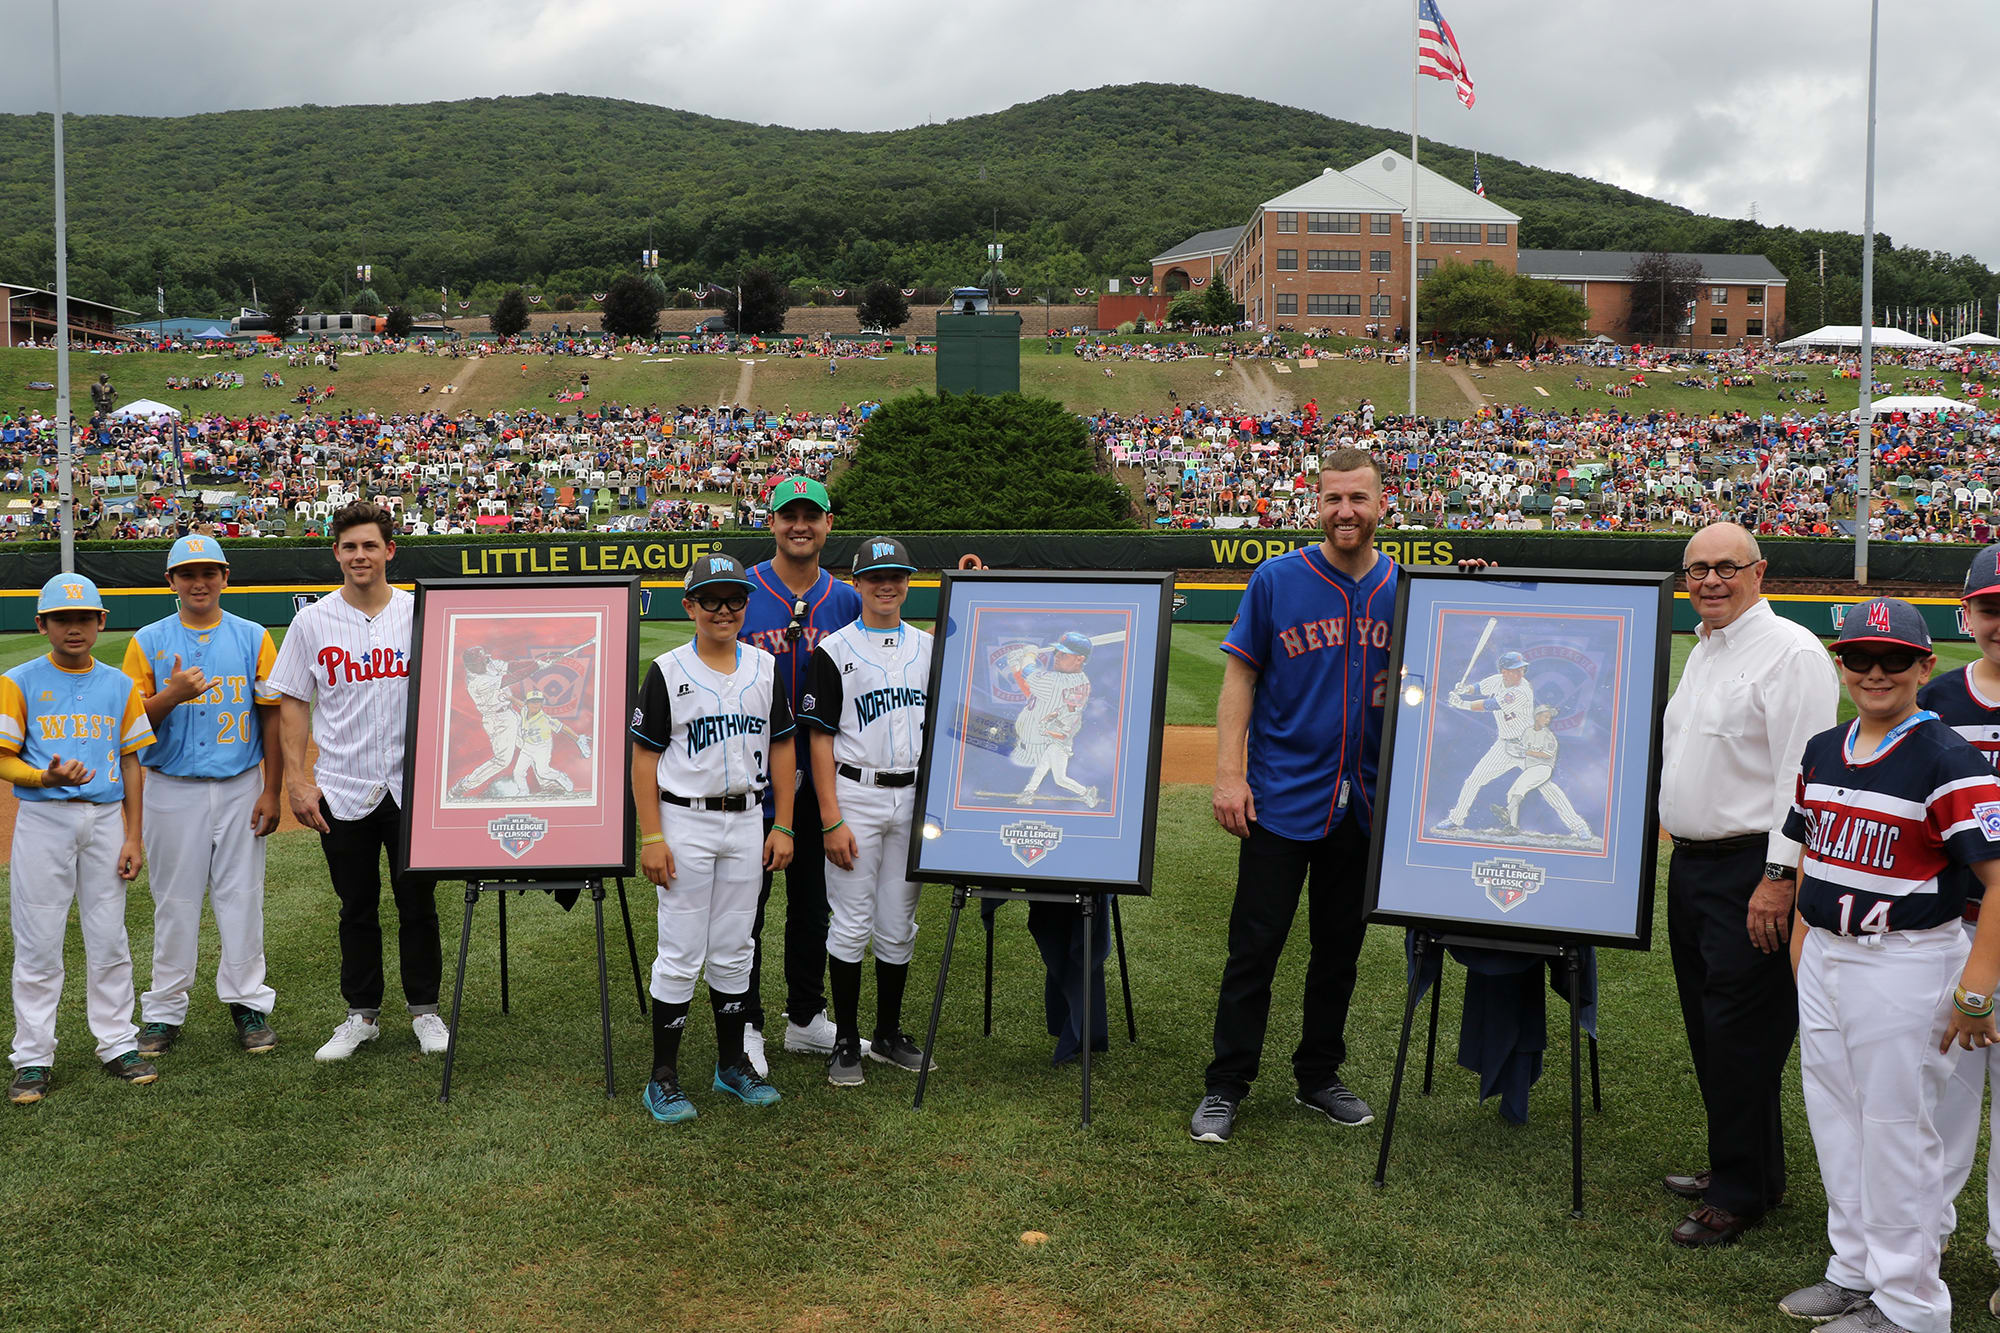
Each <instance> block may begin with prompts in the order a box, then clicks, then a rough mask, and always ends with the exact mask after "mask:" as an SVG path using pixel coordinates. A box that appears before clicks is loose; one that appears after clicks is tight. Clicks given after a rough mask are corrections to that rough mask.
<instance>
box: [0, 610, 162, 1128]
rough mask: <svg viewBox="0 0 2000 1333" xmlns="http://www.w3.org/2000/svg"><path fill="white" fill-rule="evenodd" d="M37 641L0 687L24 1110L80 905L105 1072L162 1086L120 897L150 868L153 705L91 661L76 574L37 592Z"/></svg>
mask: <svg viewBox="0 0 2000 1333" xmlns="http://www.w3.org/2000/svg"><path fill="white" fill-rule="evenodd" d="M35 628H36V629H38V630H40V631H41V632H42V633H43V634H44V635H45V636H47V638H48V641H49V651H48V652H47V653H46V654H44V655H43V656H41V657H37V658H35V659H34V660H33V661H30V662H23V663H22V664H21V665H20V666H17V667H15V668H14V669H13V670H12V671H9V672H8V673H7V674H6V675H5V676H0V778H4V779H5V780H6V781H8V782H11V783H12V784H13V785H14V795H15V796H17V797H19V798H20V802H21V806H20V810H19V812H18V814H17V815H16V816H15V824H14V848H13V854H12V856H11V858H10V859H9V861H8V870H9V872H10V874H11V876H12V880H11V882H12V886H13V887H12V889H11V890H10V892H9V896H8V918H9V922H10V924H11V925H12V926H13V930H14V1051H13V1064H14V1081H13V1083H12V1084H11V1085H9V1087H8V1089H7V1100H9V1101H10V1102H13V1103H14V1104H15V1105H16V1106H28V1105H31V1104H33V1103H35V1102H39V1101H40V1100H41V1099H42V1098H43V1097H44V1096H46V1095H47V1094H48V1090H49V1081H50V1076H51V1072H52V1066H53V1065H54V1064H55V1055H56V1005H57V1004H58V1002H59V1001H61V999H62V987H63V938H64V936H66V935H67V934H68V933H69V912H70V906H71V904H75V906H76V913H77V918H78V920H79V922H80V923H81V925H82V927H83V953H84V958H85V959H86V960H87V962H88V964H89V972H88V977H87V980H86V983H85V987H86V990H85V994H86V1012H87V1013H88V1015H89V1019H90V1031H91V1035H92V1036H94V1037H96V1038H97V1058H98V1059H99V1060H100V1061H102V1062H103V1064H104V1069H105V1072H107V1073H109V1074H111V1075H112V1076H113V1077H116V1078H121V1079H123V1080H125V1081H126V1082H127V1083H151V1082H152V1081H153V1080H154V1079H156V1078H158V1077H159V1076H160V1075H159V1071H158V1070H156V1069H155V1068H154V1067H153V1066H152V1064H151V1063H150V1062H148V1061H147V1059H146V1057H144V1056H143V1055H140V1054H139V1049H138V1048H139V1029H138V1028H137V1027H136V1026H134V1024H133V1022H132V950H131V945H130V943H129V942H128V940H127V938H126V935H125V885H126V884H127V883H129V882H130V881H131V880H133V879H135V878H137V877H138V874H139V867H140V866H141V865H143V864H144V863H145V859H146V853H145V843H144V835H143V831H142V826H143V824H144V816H143V813H142V812H143V810H144V806H143V805H142V804H141V802H142V799H143V798H142V794H141V793H142V788H143V787H144V785H145V782H144V778H143V776H142V772H141V769H140V767H139V751H140V750H142V749H144V748H145V747H146V746H148V745H151V744H152V743H153V728H152V724H150V723H149V722H147V721H146V705H145V701H144V700H143V699H141V698H140V697H139V691H138V688H137V687H136V686H134V685H133V684H132V681H131V679H130V678H128V677H127V676H126V675H125V673H124V672H122V671H119V670H118V669H117V668H115V667H108V666H105V665H104V664H103V663H101V662H98V661H97V660H95V659H94V658H92V657H91V655H90V650H91V648H92V647H94V646H95V645H96V643H97V635H98V632H99V631H100V630H102V629H103V628H104V600H103V598H101V597H99V596H98V593H97V585H95V584H94V583H92V582H91V581H90V580H89V579H87V578H84V577H83V576H82V575H81V574H58V575H56V576H55V577H54V578H52V579H50V580H49V581H48V582H47V583H46V584H44V585H43V586H42V595H41V598H40V600H39V601H38V602H37V603H36V606H35Z"/></svg>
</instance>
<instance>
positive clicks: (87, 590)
mask: <svg viewBox="0 0 2000 1333" xmlns="http://www.w3.org/2000/svg"><path fill="white" fill-rule="evenodd" d="M103 609H104V598H103V597H101V596H100V595H99V594H98V591H97V585H96V584H95V583H92V582H91V581H90V580H89V579H87V578H85V577H84V576H83V575H81V574H58V575H56V576H55V577H54V578H52V579H50V580H49V581H48V582H47V583H44V584H43V585H42V598H41V600H40V601H39V602H37V603H36V604H35V614H36V615H38V616H44V615H47V614H48V613H49V612H51V611H102V610H103Z"/></svg>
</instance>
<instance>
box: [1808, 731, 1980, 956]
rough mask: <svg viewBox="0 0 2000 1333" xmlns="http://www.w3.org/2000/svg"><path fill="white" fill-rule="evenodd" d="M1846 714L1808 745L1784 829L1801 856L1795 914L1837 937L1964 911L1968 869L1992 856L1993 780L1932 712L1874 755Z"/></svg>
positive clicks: (1909, 926)
mask: <svg viewBox="0 0 2000 1333" xmlns="http://www.w3.org/2000/svg"><path fill="white" fill-rule="evenodd" d="M1855 730H1856V728H1855V724H1854V723H1851V722H1849V723H1843V724H1842V725H1840V726H1837V727H1834V728H1831V729H1830V730H1827V731H1822V732H1821V733H1819V735H1817V736H1815V737H1813V738H1812V739H1811V740H1809V741H1807V742H1806V748H1805V755H1804V757H1803V758H1802V760H1801V761H1800V765H1799V777H1798V791H1797V795H1796V796H1795V797H1794V798H1793V802H1792V812H1791V814H1790V816H1789V817H1787V818H1786V820H1785V836H1786V837H1788V838H1791V839H1792V840H1794V841H1795V842H1798V843H1800V844H1802V845H1803V846H1804V848H1805V851H1804V854H1803V855H1802V857H1801V858H1800V862H1799V871H1800V881H1799V915H1800V916H1802V917H1804V918H1805V919H1806V922H1807V923H1808V924H1810V925H1814V926H1818V927H1820V928H1821V929H1822V930H1831V931H1835V932H1837V933H1839V934H1842V935H1871V934H1878V933H1880V932H1883V931H1890V930H1923V929H1927V928H1929V927H1931V926H1941V925H1944V924H1945V923H1946V922H1949V921H1955V920H1957V919H1958V918H1959V917H1960V916H1961V915H1963V914H1964V911H1965V888H1964V886H1965V883H1966V881H1967V880H1969V879H1970V878H1971V875H1970V874H1969V873H1968V874H1961V875H1952V874H1949V873H1947V872H1948V871H1949V870H1951V869H1952V868H1953V867H1966V866H1971V865H1973V864H1975V863H1977V862H1980V861H1990V860H1992V859H1994V858H1995V857H2000V779H1996V778H1995V777H1994V773H1993V766H1992V765H1991V764H1990V763H1988V762H1987V760H1986V759H1985V757H1984V756H1982V755H1981V754H1980V753H1979V752H1978V751H1977V750H1974V749H1973V748H1972V747H1971V746H1970V745H1967V744H1966V743H1965V742H1964V741H1963V740H1961V739H1959V736H1958V734H1957V733H1956V732H1954V731H1953V730H1952V729H1951V728H1950V727H1948V726H1946V725H1945V724H1944V723H1943V722H1941V721H1939V720H1938V719H1937V717H1936V715H1935V714H1932V713H1928V712H1919V713H1917V714H1916V715H1915V716H1913V717H1912V718H1910V719H1909V720H1908V721H1907V722H1905V723H1903V724H1902V725H1900V726H1898V727H1897V728H1896V729H1894V730H1893V731H1891V732H1890V733H1889V736H1888V739H1887V743H1886V744H1884V745H1883V747H1882V748H1881V749H1880V750H1879V751H1877V752H1876V753H1875V754H1873V755H1867V756H1857V755H1856V754H1855V753H1854V735H1855Z"/></svg>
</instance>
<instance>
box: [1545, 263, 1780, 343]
mask: <svg viewBox="0 0 2000 1333" xmlns="http://www.w3.org/2000/svg"><path fill="white" fill-rule="evenodd" d="M1644 257H1645V256H1644V255H1643V254H1642V253H1640V252H1638V251H1635V250H1523V251H1521V257H1520V271H1521V272H1522V273H1525V274H1527V275H1528V276H1529V277H1532V278H1543V279H1546V280H1548V281H1550V282H1559V283H1561V284H1562V285H1563V286H1565V287H1567V288H1569V289H1570V290H1571V291H1573V292H1576V293H1577V294H1579V295H1580V296H1582V297H1583V299H1584V300H1585V301H1586V302H1588V303H1589V305H1590V324H1589V326H1588V327H1587V328H1586V329H1585V330H1584V334H1585V336H1586V337H1589V336H1593V335H1596V334H1600V333H1601V334H1604V335H1605V336H1606V337H1609V338H1613V339H1615V340H1617V341H1619V342H1623V341H1624V340H1625V339H1626V337H1627V334H1626V319H1627V316H1628V315H1629V314H1630V312H1631V309H1632V279H1631V276H1630V274H1631V272H1632V266H1633V265H1634V264H1636V263H1638V262H1639V261H1640V260H1641V259H1643V258H1644ZM1673 258H1675V259H1691V260H1693V261H1694V262H1696V263H1697V264H1700V265H1701V274H1702V278H1701V291H1700V294H1699V295H1698V296H1697V297H1696V298H1695V304H1694V310H1693V311H1692V312H1684V313H1683V314H1682V317H1681V322H1680V336H1679V337H1678V338H1676V339H1675V340H1674V341H1675V343H1676V345H1678V346H1681V347H1736V346H1740V345H1743V344H1745V343H1755V342H1762V341H1767V340H1768V341H1771V342H1776V341H1777V340H1778V339H1779V338H1781V337H1783V336H1784V327H1785V275H1784V274H1783V273H1781V272H1779V271H1778V266H1777V265H1775V264H1773V263H1772V262H1771V261H1770V260H1768V259H1766V258H1764V256H1762V255H1680V254H1677V255H1674V256H1673Z"/></svg>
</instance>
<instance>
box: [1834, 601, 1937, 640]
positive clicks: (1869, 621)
mask: <svg viewBox="0 0 2000 1333" xmlns="http://www.w3.org/2000/svg"><path fill="white" fill-rule="evenodd" d="M1834 643H1835V645H1836V646H1838V645H1840V644H1848V643H1879V644H1882V645H1884V646H1885V647H1890V646H1893V647H1897V648H1914V649H1915V650H1916V651H1918V652H1920V653H1928V652H1929V651H1930V650H1931V631H1930V627H1929V626H1928V625H1926V624H1924V617H1923V613H1922V612H1920V611H1918V610H1917V608H1916V607H1914V606H1911V605H1910V604H1909V603H1908V602H1906V601H1904V600H1903V599H1902V598H1900V597H1876V598H1872V599H1870V600H1869V601H1866V602H1863V603H1861V604H1860V605H1859V606H1850V607H1848V608H1847V615H1846V617H1845V618H1844V619H1843V620H1842V621H1841V622H1840V637H1839V638H1838V639H1836V640H1834Z"/></svg>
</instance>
